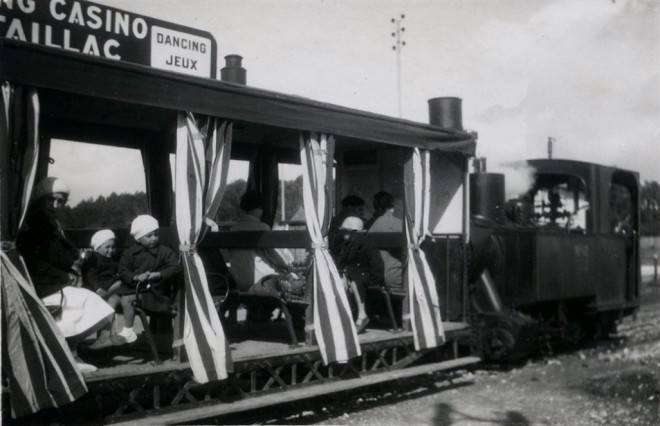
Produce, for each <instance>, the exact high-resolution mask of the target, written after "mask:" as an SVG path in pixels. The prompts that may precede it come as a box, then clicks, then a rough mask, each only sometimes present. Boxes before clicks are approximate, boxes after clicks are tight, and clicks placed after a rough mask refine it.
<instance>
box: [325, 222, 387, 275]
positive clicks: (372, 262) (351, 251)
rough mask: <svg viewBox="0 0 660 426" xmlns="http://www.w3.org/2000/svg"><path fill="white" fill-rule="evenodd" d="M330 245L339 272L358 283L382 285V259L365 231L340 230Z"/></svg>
mask: <svg viewBox="0 0 660 426" xmlns="http://www.w3.org/2000/svg"><path fill="white" fill-rule="evenodd" d="M332 246H333V251H332V252H331V254H332V255H333V258H334V259H335V263H336V264H337V269H338V270H339V272H342V273H345V274H346V275H347V276H348V278H350V279H351V280H353V281H355V282H356V283H358V284H364V285H367V286H382V285H383V279H384V270H385V268H384V266H383V259H382V258H381V256H380V251H379V250H378V248H377V247H376V246H375V245H374V243H373V242H372V241H371V239H370V238H368V236H367V234H366V233H364V232H355V231H348V230H340V231H338V232H337V235H336V236H335V240H334V243H333V245H332Z"/></svg>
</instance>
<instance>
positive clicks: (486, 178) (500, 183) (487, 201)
mask: <svg viewBox="0 0 660 426" xmlns="http://www.w3.org/2000/svg"><path fill="white" fill-rule="evenodd" d="M470 211H471V213H472V215H473V216H476V217H480V218H483V219H489V220H493V221H495V222H497V223H504V218H505V216H504V175H503V174H500V173H471V174H470Z"/></svg>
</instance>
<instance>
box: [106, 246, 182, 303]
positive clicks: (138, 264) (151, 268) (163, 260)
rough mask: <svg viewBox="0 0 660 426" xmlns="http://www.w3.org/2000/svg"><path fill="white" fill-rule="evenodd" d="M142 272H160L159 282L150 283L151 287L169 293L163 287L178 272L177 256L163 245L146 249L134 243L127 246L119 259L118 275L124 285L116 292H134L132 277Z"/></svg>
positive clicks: (168, 283) (167, 284)
mask: <svg viewBox="0 0 660 426" xmlns="http://www.w3.org/2000/svg"><path fill="white" fill-rule="evenodd" d="M144 272H160V275H161V280H160V282H158V283H152V287H160V291H159V292H160V293H164V294H169V291H168V290H167V289H166V288H165V287H167V286H169V285H170V284H171V281H172V278H173V277H174V276H175V275H176V274H177V273H178V272H179V256H178V255H177V254H176V253H175V252H174V251H173V250H172V249H171V248H169V247H166V246H164V245H159V246H157V247H155V248H153V249H148V248H146V247H144V246H142V245H140V244H137V243H136V244H135V245H133V246H132V247H129V248H127V249H126V250H124V253H123V254H122V256H121V260H120V261H119V276H120V278H121V280H122V281H123V282H124V285H123V287H122V289H120V290H119V292H118V293H120V294H131V293H134V292H135V285H136V283H135V282H133V277H134V276H136V275H139V274H142V273H144Z"/></svg>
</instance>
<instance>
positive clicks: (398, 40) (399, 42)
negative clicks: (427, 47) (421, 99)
mask: <svg viewBox="0 0 660 426" xmlns="http://www.w3.org/2000/svg"><path fill="white" fill-rule="evenodd" d="M405 17H406V16H405V15H401V17H400V18H392V23H393V24H394V25H395V27H396V28H395V31H394V32H393V33H392V37H394V46H392V50H394V51H395V52H396V83H397V105H398V109H399V118H401V117H402V113H401V49H403V46H405V45H406V42H405V41H403V33H404V31H406V29H405V27H403V25H402V22H403V19H404V18H405Z"/></svg>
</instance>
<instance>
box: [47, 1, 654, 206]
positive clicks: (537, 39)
mask: <svg viewBox="0 0 660 426" xmlns="http://www.w3.org/2000/svg"><path fill="white" fill-rule="evenodd" d="M96 3H103V4H106V5H110V6H114V7H117V8H120V9H124V10H127V11H131V12H135V13H139V14H143V15H148V16H151V17H154V18H158V19H162V20H165V21H169V22H174V23H178V24H181V25H185V26H190V27H195V28H199V29H201V30H205V31H209V32H211V33H212V34H213V36H214V37H215V39H216V41H217V44H218V68H221V67H222V66H223V63H224V60H223V57H224V56H225V55H228V54H240V55H241V56H243V57H244V59H243V65H244V67H245V68H246V69H247V84H248V85H250V86H255V87H259V88H264V89H268V90H272V91H276V92H282V93H287V94H294V95H299V96H304V97H307V98H312V99H315V100H319V101H323V102H328V103H332V104H337V105H342V106H347V107H351V108H356V109H360V110H365V111H370V112H375V113H379V114H384V115H390V116H397V115H398V106H397V57H396V53H395V52H394V51H393V50H392V45H393V41H394V39H393V38H392V37H391V33H392V32H393V31H394V28H395V27H394V24H393V23H392V22H391V19H392V18H395V17H396V18H399V17H400V16H401V15H402V14H403V15H404V16H405V18H404V19H403V21H402V25H403V26H404V27H405V32H404V33H403V34H404V37H403V39H404V40H405V42H406V45H405V47H404V48H403V49H402V51H401V88H402V90H401V98H402V117H403V118H405V119H409V120H413V121H419V122H425V123H426V122H428V106H427V100H428V99H430V98H433V97H438V96H457V97H460V98H462V99H463V125H464V127H465V128H466V129H467V130H470V131H476V132H478V135H479V138H478V146H477V154H478V155H479V156H485V157H487V158H488V165H489V169H490V170H491V171H492V170H497V169H498V164H501V163H505V162H509V161H513V160H521V159H525V158H542V157H546V156H547V141H548V138H549V137H552V138H554V140H555V142H554V147H553V148H554V149H553V151H554V152H553V156H554V158H568V159H575V160H583V161H590V162H597V163H601V164H606V165H615V166H617V167H621V168H626V169H631V170H635V171H638V172H639V173H640V179H641V180H642V181H645V180H656V181H660V167H658V165H659V164H660V1H657V0H637V1H633V0H616V1H612V0H582V1H579V2H576V1H569V0H549V1H528V0H500V1H488V0H461V1H458V0H456V1H449V0H406V1H404V0H382V1H376V0H277V1H275V0H236V1H234V0H187V1H185V2H184V1H178V0H176V1H175V0H141V1H139V2H138V1H133V0H96ZM63 149H64V148H63ZM64 157H66V155H64ZM60 166H61V170H62V171H69V172H70V171H71V170H74V169H72V168H70V167H68V166H67V165H66V164H65V162H62V163H61V164H60ZM71 178H75V176H72V177H71ZM122 179H124V180H126V185H127V190H131V188H130V187H131V181H132V178H131V176H128V175H124V176H122ZM133 180H134V179H133ZM83 181H84V179H83ZM77 185H79V188H77V190H78V193H79V194H80V195H79V196H78V197H80V198H87V197H88V196H93V195H94V194H89V195H88V193H89V192H90V191H92V192H94V191H96V192H99V191H103V188H104V186H103V185H94V186H93V187H92V186H90V187H87V186H86V184H85V183H80V184H77ZM73 186H74V185H72V187H73ZM72 192H74V188H72ZM75 198H77V197H73V194H72V199H73V200H75Z"/></svg>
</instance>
